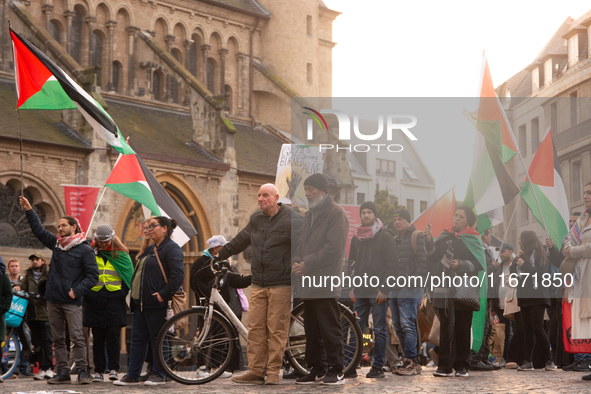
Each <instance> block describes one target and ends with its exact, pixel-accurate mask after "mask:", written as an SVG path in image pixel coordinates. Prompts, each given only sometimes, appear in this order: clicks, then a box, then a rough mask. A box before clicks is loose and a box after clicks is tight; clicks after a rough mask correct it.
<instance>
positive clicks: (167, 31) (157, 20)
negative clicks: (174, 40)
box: [150, 14, 170, 38]
mask: <svg viewBox="0 0 591 394" xmlns="http://www.w3.org/2000/svg"><path fill="white" fill-rule="evenodd" d="M158 23H162V25H163V27H164V29H163V30H164V31H163V34H164V36H166V35H168V34H170V24H169V22H168V20H167V19H166V16H164V15H162V14H158V15H155V16H154V17H153V18H152V22H151V23H150V26H151V27H152V31H156V34H158V31H157V30H156V27H157V24H158ZM163 38H164V37H163Z"/></svg>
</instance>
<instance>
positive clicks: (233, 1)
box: [201, 0, 271, 17]
mask: <svg viewBox="0 0 591 394" xmlns="http://www.w3.org/2000/svg"><path fill="white" fill-rule="evenodd" d="M201 1H204V2H206V3H210V4H216V5H219V6H220V7H226V8H234V9H237V10H242V11H246V12H248V13H250V14H256V15H260V16H264V17H270V16H271V13H270V12H269V10H267V9H266V8H265V7H263V6H262V5H260V4H259V3H258V1H256V0H201Z"/></svg>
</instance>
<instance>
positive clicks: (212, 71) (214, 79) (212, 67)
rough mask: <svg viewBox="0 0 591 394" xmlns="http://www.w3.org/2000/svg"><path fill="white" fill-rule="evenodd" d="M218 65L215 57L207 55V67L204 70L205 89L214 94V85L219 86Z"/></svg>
mask: <svg viewBox="0 0 591 394" xmlns="http://www.w3.org/2000/svg"><path fill="white" fill-rule="evenodd" d="M219 69H220V68H219V66H218V62H217V60H216V59H214V58H213V57H209V58H208V59H207V69H206V70H205V74H206V76H207V89H208V90H209V91H210V92H211V93H213V94H215V93H216V88H215V87H216V86H219V79H220V78H219V74H220V71H219Z"/></svg>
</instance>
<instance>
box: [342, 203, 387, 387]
mask: <svg viewBox="0 0 591 394" xmlns="http://www.w3.org/2000/svg"><path fill="white" fill-rule="evenodd" d="M359 211H360V216H361V225H360V226H359V227H358V228H357V232H356V234H355V237H353V238H352V239H351V249H350V252H349V260H354V261H355V263H354V266H353V267H354V268H353V270H354V273H353V276H359V277H364V276H365V275H367V277H368V278H371V277H373V276H376V277H378V278H379V280H380V284H379V286H382V285H384V286H386V280H387V278H388V276H392V275H393V274H394V272H395V270H396V264H397V262H398V259H397V253H396V245H395V244H394V238H393V237H392V234H390V233H389V232H388V231H387V230H386V228H384V225H383V224H382V222H381V220H380V219H378V218H377V208H376V205H375V204H374V203H373V202H371V201H366V202H364V203H363V204H362V205H361V207H359ZM381 289H386V287H380V288H378V289H376V288H372V287H371V286H369V287H357V286H356V287H355V288H354V290H352V291H351V293H349V298H351V300H352V301H353V302H354V303H355V306H354V309H355V312H357V317H358V318H359V326H360V327H361V331H363V330H364V329H365V327H366V326H367V323H368V320H369V312H370V311H371V313H372V317H373V326H374V329H373V333H374V336H375V343H374V348H373V363H372V368H371V370H370V371H369V373H368V374H367V375H366V377H367V378H383V377H384V372H383V370H382V368H383V367H384V363H385V361H386V347H387V346H388V326H387V323H386V315H387V313H388V290H389V289H388V290H384V291H385V292H382V290H381Z"/></svg>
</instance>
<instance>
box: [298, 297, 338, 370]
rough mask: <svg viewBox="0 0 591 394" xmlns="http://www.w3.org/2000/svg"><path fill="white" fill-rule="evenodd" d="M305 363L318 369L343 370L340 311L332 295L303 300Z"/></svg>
mask: <svg viewBox="0 0 591 394" xmlns="http://www.w3.org/2000/svg"><path fill="white" fill-rule="evenodd" d="M304 329H305V330H306V364H307V365H308V367H311V368H314V369H316V370H319V371H325V370H326V369H327V367H328V368H332V369H334V370H336V371H337V372H342V371H343V365H344V362H345V355H344V353H343V342H342V336H343V335H342V332H341V313H340V311H339V305H338V303H337V300H336V299H335V298H322V299H316V300H305V301H304Z"/></svg>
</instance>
